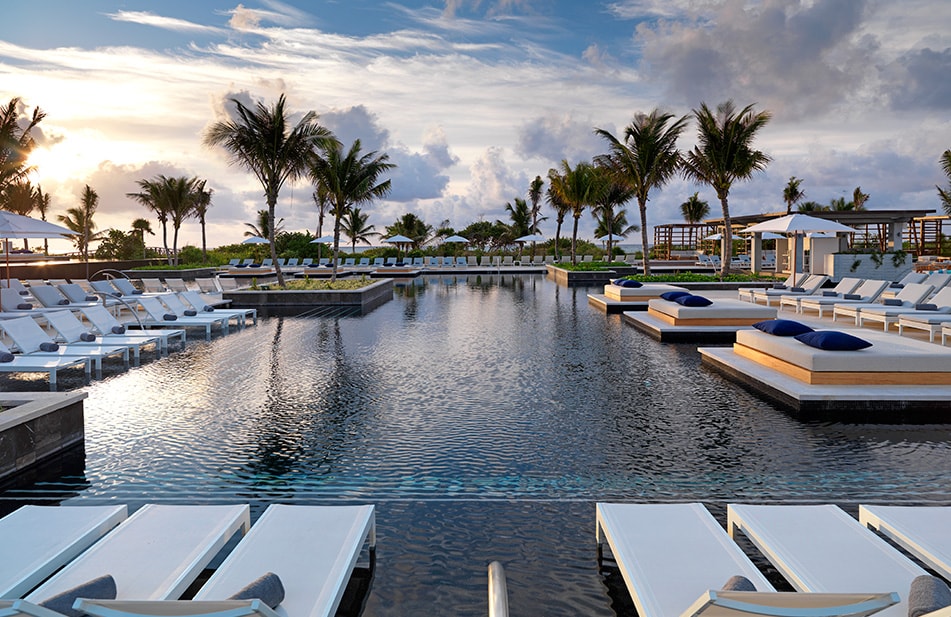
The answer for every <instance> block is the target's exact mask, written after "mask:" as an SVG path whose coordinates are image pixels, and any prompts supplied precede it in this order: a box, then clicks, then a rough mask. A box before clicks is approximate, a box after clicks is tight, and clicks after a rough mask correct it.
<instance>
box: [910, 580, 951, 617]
mask: <svg viewBox="0 0 951 617" xmlns="http://www.w3.org/2000/svg"><path fill="white" fill-rule="evenodd" d="M946 606H951V590H949V589H948V586H947V585H946V584H945V582H944V581H942V580H941V579H939V578H936V577H934V576H931V575H928V574H923V575H921V576H919V577H917V578H915V580H913V581H911V589H910V590H909V591H908V617H921V616H922V615H927V614H928V613H930V612H933V611H936V610H938V609H940V608H944V607H946Z"/></svg>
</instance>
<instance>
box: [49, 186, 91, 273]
mask: <svg viewBox="0 0 951 617" xmlns="http://www.w3.org/2000/svg"><path fill="white" fill-rule="evenodd" d="M98 207H99V195H98V194H97V193H96V191H94V190H92V188H90V187H89V185H88V184H87V185H86V188H84V189H83V194H82V197H81V199H80V205H79V207H76V208H68V209H67V210H66V214H60V215H59V216H58V217H57V219H58V220H59V222H61V223H62V224H63V225H65V226H66V227H68V228H69V230H70V231H72V232H74V233H75V235H74V236H72V238H73V242H74V243H75V244H76V250H78V251H79V254H80V256H82V258H83V261H85V262H88V261H89V243H90V242H92V241H94V240H98V239H99V234H97V233H96V223H95V222H94V221H93V215H94V214H96V208H98Z"/></svg>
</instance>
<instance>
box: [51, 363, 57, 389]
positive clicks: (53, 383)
mask: <svg viewBox="0 0 951 617" xmlns="http://www.w3.org/2000/svg"><path fill="white" fill-rule="evenodd" d="M56 372H57V371H56V369H55V368H54V369H50V392H56Z"/></svg>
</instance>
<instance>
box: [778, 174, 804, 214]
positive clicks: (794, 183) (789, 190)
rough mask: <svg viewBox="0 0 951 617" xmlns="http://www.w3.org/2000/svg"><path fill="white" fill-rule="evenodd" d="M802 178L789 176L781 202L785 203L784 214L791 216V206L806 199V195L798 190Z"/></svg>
mask: <svg viewBox="0 0 951 617" xmlns="http://www.w3.org/2000/svg"><path fill="white" fill-rule="evenodd" d="M801 184H802V178H797V177H796V176H790V178H789V182H788V183H787V184H786V188H784V189H783V201H785V202H786V214H792V209H793V206H795V205H796V204H797V203H799V202H800V201H802V200H803V199H804V198H805V197H806V193H805V192H804V191H803V190H802V189H801V188H800V185H801Z"/></svg>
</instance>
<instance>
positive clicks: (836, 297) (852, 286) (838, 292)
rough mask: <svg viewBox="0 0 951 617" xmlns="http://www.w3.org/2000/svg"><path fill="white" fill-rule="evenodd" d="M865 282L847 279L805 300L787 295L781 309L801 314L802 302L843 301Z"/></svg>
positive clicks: (830, 302)
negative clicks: (788, 309) (790, 309)
mask: <svg viewBox="0 0 951 617" xmlns="http://www.w3.org/2000/svg"><path fill="white" fill-rule="evenodd" d="M864 282H865V281H863V280H862V279H858V278H849V277H846V278H843V279H842V280H841V281H839V282H838V284H836V286H835V287H833V288H832V289H820V290H819V291H818V293H817V295H815V296H808V297H805V298H803V297H802V296H799V295H786V296H783V297H781V298H780V300H779V308H780V310H782V309H783V307H787V306H788V307H790V308H792V309H793V310H795V311H796V312H797V313H801V312H802V308H801V307H800V303H801V302H821V303H823V304H832V303H834V302H836V301H841V300H842V299H843V298H844V297H845V294H851V293H853V292H854V291H855V290H856V288H858V287H859V286H860V285H862V283H864ZM884 285H885V282H884V281H882V286H883V287H884ZM820 311H821V309H820ZM819 317H822V315H821V314H820V315H819Z"/></svg>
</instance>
